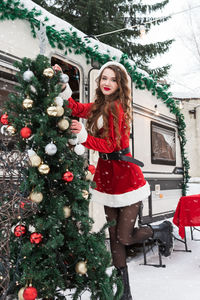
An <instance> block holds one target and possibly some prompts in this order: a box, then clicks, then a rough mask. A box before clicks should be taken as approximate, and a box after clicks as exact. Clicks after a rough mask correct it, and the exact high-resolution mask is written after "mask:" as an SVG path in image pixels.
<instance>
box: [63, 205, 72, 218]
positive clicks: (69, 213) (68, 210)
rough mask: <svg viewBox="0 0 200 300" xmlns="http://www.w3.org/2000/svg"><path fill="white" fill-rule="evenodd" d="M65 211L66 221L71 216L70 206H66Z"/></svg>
mask: <svg viewBox="0 0 200 300" xmlns="http://www.w3.org/2000/svg"><path fill="white" fill-rule="evenodd" d="M63 211H64V216H65V218H66V219H67V218H69V217H70V216H71V208H70V207H69V206H64V207H63Z"/></svg>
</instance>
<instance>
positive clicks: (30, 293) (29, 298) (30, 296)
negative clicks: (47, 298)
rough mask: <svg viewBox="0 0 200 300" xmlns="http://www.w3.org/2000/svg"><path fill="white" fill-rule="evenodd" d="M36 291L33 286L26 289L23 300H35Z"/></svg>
mask: <svg viewBox="0 0 200 300" xmlns="http://www.w3.org/2000/svg"><path fill="white" fill-rule="evenodd" d="M37 295H38V293H37V290H36V288H35V287H33V286H29V287H27V288H26V289H25V290H24V292H23V297H24V300H35V299H36V298H37Z"/></svg>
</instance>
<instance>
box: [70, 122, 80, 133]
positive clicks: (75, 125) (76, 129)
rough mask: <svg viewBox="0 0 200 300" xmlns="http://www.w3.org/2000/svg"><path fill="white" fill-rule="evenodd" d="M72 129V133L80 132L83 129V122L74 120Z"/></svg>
mask: <svg viewBox="0 0 200 300" xmlns="http://www.w3.org/2000/svg"><path fill="white" fill-rule="evenodd" d="M70 129H71V132H72V133H76V134H78V133H79V132H80V131H81V129H82V124H81V123H80V122H78V121H77V120H72V123H71V127H70Z"/></svg>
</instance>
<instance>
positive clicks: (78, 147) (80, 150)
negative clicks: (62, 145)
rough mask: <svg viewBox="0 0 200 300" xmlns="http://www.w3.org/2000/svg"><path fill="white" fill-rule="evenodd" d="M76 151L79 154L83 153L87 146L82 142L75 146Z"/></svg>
mask: <svg viewBox="0 0 200 300" xmlns="http://www.w3.org/2000/svg"><path fill="white" fill-rule="evenodd" d="M74 152H75V153H76V154H77V155H83V153H84V152H85V147H84V146H83V145H81V144H78V145H76V146H75V147H74Z"/></svg>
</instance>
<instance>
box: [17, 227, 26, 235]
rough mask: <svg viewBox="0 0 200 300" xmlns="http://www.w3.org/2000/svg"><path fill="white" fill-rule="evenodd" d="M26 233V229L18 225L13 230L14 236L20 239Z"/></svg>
mask: <svg viewBox="0 0 200 300" xmlns="http://www.w3.org/2000/svg"><path fill="white" fill-rule="evenodd" d="M25 233H26V227H25V226H24V225H18V226H16V227H15V229H14V235H15V236H17V237H20V236H22V235H24V234H25Z"/></svg>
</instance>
